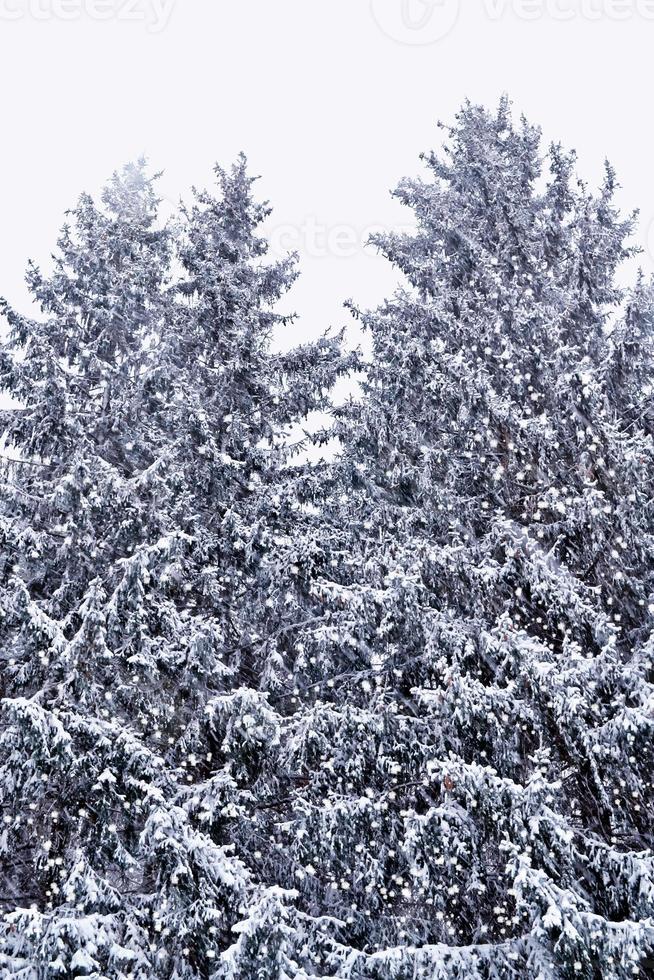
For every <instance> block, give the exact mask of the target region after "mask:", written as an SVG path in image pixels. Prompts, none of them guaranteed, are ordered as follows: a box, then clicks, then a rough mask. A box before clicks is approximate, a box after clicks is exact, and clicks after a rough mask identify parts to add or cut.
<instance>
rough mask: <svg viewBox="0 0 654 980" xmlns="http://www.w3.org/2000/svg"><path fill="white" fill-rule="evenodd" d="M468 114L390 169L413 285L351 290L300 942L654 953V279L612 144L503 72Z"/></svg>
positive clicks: (303, 681) (289, 771)
mask: <svg viewBox="0 0 654 980" xmlns="http://www.w3.org/2000/svg"><path fill="white" fill-rule="evenodd" d="M447 137H448V138H447V142H446V147H445V151H444V153H442V154H440V155H436V154H432V155H429V156H428V157H426V164H427V169H428V176H427V179H426V180H406V181H403V182H402V184H401V185H400V187H399V189H398V191H397V195H398V197H399V199H400V200H401V201H402V202H403V203H404V204H406V205H407V206H408V207H409V208H411V210H412V212H413V214H414V216H415V219H416V230H415V232H413V233H409V234H402V235H399V234H387V235H381V236H379V237H377V238H376V240H375V244H376V245H377V247H378V248H379V249H380V250H381V251H382V252H383V253H384V254H385V255H386V256H387V257H388V259H389V260H390V261H391V262H392V263H393V265H394V266H395V267H396V269H398V270H399V271H400V272H401V273H403V274H404V276H405V281H406V284H405V286H404V287H402V288H400V289H399V290H398V291H397V292H396V294H395V295H394V296H393V297H392V298H391V299H389V300H388V301H387V302H386V303H384V304H383V305H382V307H381V308H379V309H377V310H373V311H371V312H359V311H358V310H356V309H354V312H355V314H356V315H357V316H358V317H359V318H360V321H361V323H362V325H363V327H364V329H365V330H366V331H367V332H368V333H369V335H370V337H371V341H372V354H371V357H370V362H369V364H368V365H367V370H366V373H365V378H364V381H363V384H362V395H361V397H360V398H357V399H355V400H353V401H351V402H350V403H349V404H347V405H346V406H345V407H344V408H343V410H342V411H341V412H340V414H339V419H338V422H337V425H336V430H335V431H336V432H337V434H338V436H339V438H340V440H341V444H342V452H341V456H340V459H339V460H338V462H337V464H336V465H335V468H334V471H333V473H332V475H331V477H330V480H331V486H332V487H333V488H334V490H335V492H331V490H330V487H329V486H328V485H327V484H325V501H324V504H323V519H322V527H321V535H320V537H319V539H318V541H317V543H316V549H317V553H318V554H320V555H321V556H322V562H321V564H320V566H318V567H314V571H313V573H312V580H311V582H310V586H309V591H310V593H311V594H312V595H313V596H314V598H315V602H316V606H317V609H318V610H320V619H319V622H318V623H317V624H311V625H309V626H307V627H306V628H305V629H303V630H302V632H301V634H296V635H295V637H294V648H293V649H289V651H288V657H289V661H290V663H291V664H292V667H291V669H290V673H291V674H292V675H293V677H294V683H295V686H296V693H295V702H294V704H293V706H292V707H291V703H292V699H291V698H289V697H288V695H283V696H282V697H281V698H280V699H279V700H278V701H277V702H276V703H277V704H278V705H279V706H280V708H281V707H282V706H283V708H284V711H285V712H286V713H287V716H286V717H285V719H284V721H283V723H282V725H281V729H280V730H279V731H278V732H277V733H276V735H275V738H276V741H277V742H279V744H280V753H279V754H280V765H279V772H280V773H282V774H283V775H284V776H285V787H286V788H285V790H284V792H280V801H281V802H280V804H279V809H278V814H279V816H278V821H279V823H278V845H277V852H276V853H277V860H276V864H275V865H274V867H275V875H276V877H275V880H276V883H278V884H280V885H282V886H284V887H285V888H287V889H290V888H291V887H295V889H296V891H297V892H298V898H297V900H296V901H295V902H294V908H295V913H296V919H295V925H294V928H295V933H294V936H295V939H294V940H293V941H291V939H289V938H288V936H289V934H288V933H287V939H286V945H287V948H290V949H293V948H294V949H295V951H296V953H295V955H296V958H297V957H298V955H299V951H301V950H303V949H304V950H305V952H306V951H307V949H308V948H309V949H310V950H311V953H312V956H311V957H309V961H308V962H306V961H305V962H304V963H303V964H301V966H302V968H304V969H306V970H307V972H309V973H310V972H311V970H313V973H314V974H315V975H317V976H322V975H327V976H338V977H347V978H352V980H355V978H356V980H363V978H366V980H367V978H370V980H373V978H374V980H408V978H414V980H415V978H424V980H427V978H429V980H433V978H438V977H442V978H454V977H456V978H461V980H463V978H465V980H477V978H484V980H489V978H498V977H501V978H514V977H515V978H523V977H534V978H539V980H550V978H576V977H579V978H584V980H591V978H592V980H605V978H626V977H630V976H646V975H648V970H651V962H652V960H651V955H652V952H651V951H652V945H653V943H654V921H653V915H654V867H653V855H652V816H653V812H654V810H653V802H654V794H653V792H652V790H653V786H652V764H653V762H654V754H653V746H654V742H653V739H652V735H653V731H652V728H653V724H654V721H653V717H652V703H653V702H652V696H653V691H652V623H653V621H652V615H653V613H654V603H653V602H652V569H653V567H654V565H653V561H652V559H653V554H652V533H651V532H652V526H653V525H652V490H653V488H654V484H653V478H654V445H653V443H652V433H651V418H652V415H651V410H652V389H651V351H652V310H653V309H654V306H653V300H654V294H653V292H652V287H651V285H649V284H646V283H645V282H644V281H642V280H641V281H640V282H639V283H638V284H637V286H636V288H635V289H634V291H633V292H632V293H631V294H630V295H624V294H623V293H622V291H621V290H620V289H619V288H618V286H617V284H616V270H617V269H618V267H619V265H620V263H621V262H622V261H623V260H624V259H626V258H628V257H629V256H630V255H631V254H632V253H633V249H632V248H631V247H630V245H629V243H628V239H629V233H630V232H631V230H632V225H633V219H631V218H628V219H624V218H622V217H621V216H620V214H619V213H618V211H617V209H616V206H615V203H614V197H615V190H616V179H615V175H614V173H613V171H612V169H611V168H610V167H609V166H607V168H606V174H605V179H604V182H603V184H602V186H601V187H600V189H599V191H598V192H596V193H593V192H591V191H590V190H589V189H588V188H587V187H586V186H585V185H584V184H583V183H582V182H580V181H579V180H578V179H577V178H576V176H575V172H574V167H575V161H574V156H573V155H572V154H568V153H566V152H564V151H563V150H562V148H561V147H559V146H552V147H551V148H550V149H549V150H547V151H545V152H544V151H543V150H542V148H541V139H540V134H539V131H538V130H537V129H535V128H534V127H532V126H530V125H529V124H528V123H527V122H526V121H524V120H523V121H522V122H521V123H520V124H515V123H514V122H513V121H512V119H511V114H510V107H509V105H508V103H507V102H506V101H503V102H502V103H501V105H500V107H499V110H498V112H497V113H495V114H491V113H488V112H487V111H486V110H484V109H482V108H480V107H477V106H474V105H469V104H467V105H465V106H464V107H463V109H462V111H461V112H460V114H459V115H458V117H457V120H456V123H455V124H454V125H453V126H452V127H449V128H447ZM289 711H290V713H288V712H289ZM290 908H291V903H290V901H288V902H287V909H290ZM286 914H287V916H288V914H289V913H288V911H287V913H286ZM307 915H309V916H313V917H314V919H315V917H318V916H324V917H330V918H329V919H328V920H326V921H325V922H324V923H323V929H322V931H321V934H322V935H323V937H324V939H323V940H322V941H321V943H320V944H318V945H316V944H315V943H314V944H313V945H312V946H310V947H308V946H307V941H306V936H307V925H306V919H305V917H306V916H307ZM293 943H294V944H295V945H293ZM648 957H650V958H649V960H648ZM254 975H256V974H254ZM271 975H273V974H271ZM274 975H275V976H278V975H279V976H281V975H283V974H274ZM288 975H293V974H288ZM297 975H298V976H300V975H304V974H301V973H298V974H297Z"/></svg>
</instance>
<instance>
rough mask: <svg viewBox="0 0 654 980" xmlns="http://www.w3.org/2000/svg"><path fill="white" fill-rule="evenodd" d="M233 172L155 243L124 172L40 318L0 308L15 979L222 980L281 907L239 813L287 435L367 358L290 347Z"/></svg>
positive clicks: (260, 762) (81, 212)
mask: <svg viewBox="0 0 654 980" xmlns="http://www.w3.org/2000/svg"><path fill="white" fill-rule="evenodd" d="M217 179H218V191H217V193H216V194H215V195H214V194H212V193H209V192H201V193H198V194H196V197H195V200H194V202H193V204H192V205H191V206H190V207H188V208H184V207H182V208H181V209H180V213H179V215H178V216H177V217H176V219H175V220H174V221H173V222H171V223H170V224H169V225H168V226H167V227H165V228H162V227H160V223H159V222H158V219H157V208H158V200H157V196H156V185H155V180H154V178H153V177H151V176H150V175H149V173H148V171H147V168H146V167H145V165H144V164H143V163H141V164H139V165H136V166H131V167H127V168H126V169H125V170H124V171H123V172H122V173H121V174H118V175H116V176H114V178H113V180H112V181H111V182H110V184H109V185H108V187H107V189H106V191H105V192H104V194H103V197H102V202H101V204H100V205H96V204H95V203H94V201H93V200H92V199H91V198H90V197H88V196H83V197H82V198H81V199H80V202H79V204H78V205H77V207H76V208H75V209H74V210H73V211H72V213H71V215H70V221H69V224H68V225H67V226H66V227H65V228H64V230H63V233H62V235H61V238H60V240H59V250H58V253H57V255H56V256H55V265H54V271H53V273H52V275H51V276H49V277H46V276H44V275H42V274H41V273H40V272H39V270H38V269H36V268H34V267H30V270H29V273H28V282H29V286H30V289H31V292H32V295H33V297H34V299H35V301H36V303H37V304H38V306H39V307H40V310H41V316H40V317H39V318H36V319H30V318H28V317H24V316H22V315H20V314H18V313H17V312H15V311H14V310H13V309H12V308H11V307H10V306H9V305H8V304H7V303H3V307H2V309H3V312H4V314H5V316H6V318H7V320H8V323H9V328H10V332H9V335H8V339H7V340H6V342H5V343H4V344H3V347H2V350H1V352H0V358H1V360H0V386H1V387H2V389H3V390H4V391H5V392H6V393H8V394H9V395H10V396H11V398H12V400H13V404H14V407H13V408H11V409H7V410H6V411H4V412H3V415H2V429H3V432H4V448H3V454H4V455H3V460H2V468H3V474H2V475H3V484H2V489H1V490H0V536H1V537H0V541H1V554H0V597H1V609H2V615H1V618H0V651H1V652H0V666H1V669H2V728H1V730H0V785H1V787H2V793H1V807H2V820H3V827H2V837H0V861H1V863H0V898H1V901H2V907H3V913H4V914H3V919H2V925H1V926H0V972H1V973H2V975H3V976H8V977H9V976H17V977H18V976H20V977H23V978H28V977H29V978H42V977H48V978H49V977H53V978H56V977H60V978H66V980H68V978H72V977H80V976H93V977H97V978H100V977H103V978H107V980H109V978H110V980H127V978H133V980H152V978H155V977H161V978H173V977H175V978H178V980H181V978H195V977H206V976H209V975H210V974H211V973H212V972H213V970H214V966H216V967H217V964H218V956H219V953H220V951H221V950H222V949H224V948H225V947H227V946H229V945H230V943H231V942H232V941H233V940H234V939H235V936H232V934H231V927H232V926H233V925H236V924H237V923H238V922H240V921H242V920H243V918H244V916H247V915H248V914H252V913H251V910H252V909H256V908H259V907H262V903H264V904H265V902H266V901H267V899H266V895H267V893H268V889H267V883H266V881H265V880H263V881H262V880H261V876H260V874H259V868H258V864H257V859H256V858H255V856H254V855H253V853H252V847H251V845H252V842H253V838H254V835H255V831H254V830H253V829H251V826H250V824H251V821H250V820H249V819H248V818H249V816H250V813H251V812H256V811H255V804H256V800H254V799H253V797H252V795H251V791H250V782H251V781H252V780H253V779H256V778H257V774H260V771H261V770H262V768H263V766H264V763H265V761H266V760H267V759H268V758H269V757H270V756H271V754H273V753H274V751H275V732H276V724H277V723H276V719H275V717H274V715H273V712H272V710H271V709H270V708H269V707H268V705H267V695H266V683H267V682H266V677H265V674H264V671H265V669H266V665H267V663H268V658H267V657H265V656H259V655H258V651H259V649H260V648H261V647H264V648H265V647H266V643H267V642H268V641H269V639H270V637H269V632H270V630H272V629H273V628H274V627H275V622H274V619H275V609H276V606H277V605H278V603H279V602H283V597H282V598H281V599H280V598H279V597H278V595H277V592H278V583H277V582H276V581H275V577H274V574H275V563H274V562H272V561H271V560H270V557H269V556H270V553H271V551H272V550H273V543H272V542H273V540H274V539H275V538H283V537H284V536H289V535H292V534H296V533H299V525H300V523H301V522H300V514H299V504H298V502H297V501H298V499H299V491H298V490H296V484H297V485H298V487H299V486H300V485H301V484H302V482H303V480H304V477H303V476H302V473H303V468H302V466H298V467H296V466H294V465H293V453H294V452H297V451H298V447H297V446H296V447H295V448H294V449H290V448H289V440H288V438H287V436H288V430H289V429H291V428H297V426H298V424H299V423H301V422H302V420H303V419H304V418H305V417H306V416H307V415H308V414H309V413H310V412H312V411H314V410H318V411H324V410H325V409H326V408H327V407H328V391H329V389H330V388H331V387H332V385H333V383H334V381H335V379H336V378H337V377H338V376H339V374H341V373H343V372H345V371H346V370H348V369H349V365H350V359H349V358H347V357H343V356H342V355H341V353H340V341H339V339H338V338H323V339H322V340H321V341H319V342H318V343H315V344H307V345H305V346H303V347H300V348H295V349H293V350H291V351H290V352H288V353H280V352H278V350H277V347H275V346H274V345H273V340H274V339H275V338H274V336H273V334H274V331H276V330H281V331H283V329H284V327H285V326H286V325H287V324H288V320H289V318H284V317H281V316H280V315H278V314H276V313H275V312H274V307H275V304H276V302H277V300H278V299H279V298H280V297H281V296H282V295H283V294H284V293H285V291H286V290H287V289H288V288H289V286H290V284H291V283H292V282H293V279H294V277H295V275H296V272H295V260H294V258H293V257H290V258H289V259H287V260H284V261H281V262H277V263H274V262H270V261H268V260H267V259H266V251H267V246H266V243H265V241H264V240H263V239H262V238H261V237H260V234H259V226H260V225H261V223H262V222H263V220H264V219H265V218H266V217H267V215H268V213H269V209H268V207H267V206H266V205H262V204H259V203H257V202H256V201H255V199H254V197H253V192H252V179H251V178H250V177H249V176H248V174H247V169H246V162H245V160H244V159H243V158H241V159H240V160H239V161H238V162H237V164H236V165H235V166H234V167H233V168H232V169H231V170H229V171H222V170H220V169H217ZM278 346H279V345H278ZM300 448H301V447H300ZM241 824H243V825H244V826H245V827H246V828H247V829H248V834H247V836H246V837H245V838H244V837H243V835H241V836H239V833H238V832H237V831H238V827H239V826H240V825H241ZM234 828H236V829H234ZM271 894H274V893H271ZM271 901H273V899H272V898H271ZM271 907H272V906H271Z"/></svg>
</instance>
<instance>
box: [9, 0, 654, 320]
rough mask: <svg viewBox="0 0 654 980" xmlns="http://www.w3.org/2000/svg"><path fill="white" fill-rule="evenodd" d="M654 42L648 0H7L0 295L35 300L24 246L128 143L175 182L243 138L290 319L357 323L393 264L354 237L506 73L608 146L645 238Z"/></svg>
mask: <svg viewBox="0 0 654 980" xmlns="http://www.w3.org/2000/svg"><path fill="white" fill-rule="evenodd" d="M653 45H654V0H461V2H460V3H459V2H457V0H429V2H427V0H0V84H1V86H2V109H1V113H2V116H1V118H2V137H3V153H2V164H1V174H2V180H1V182H0V194H1V197H2V200H1V206H0V214H1V218H2V225H1V231H0V295H4V296H6V297H7V298H8V299H10V300H11V301H13V302H15V303H16V304H17V305H18V306H19V308H21V309H24V308H26V302H27V295H26V292H25V288H24V284H23V274H24V269H25V263H26V259H27V258H28V257H33V258H34V259H35V260H37V261H38V262H41V263H44V264H47V260H48V256H49V253H50V251H51V249H52V248H53V246H54V242H55V238H56V234H57V231H58V229H59V227H60V225H61V223H62V220H63V212H64V211H65V209H66V208H67V207H70V206H71V205H72V204H73V203H74V202H75V199H76V197H77V195H78V194H79V192H80V191H82V190H88V191H90V192H92V193H95V192H97V191H98V189H99V188H100V186H101V185H102V183H103V181H104V180H105V179H106V178H107V177H108V176H109V175H110V174H111V172H112V170H114V169H115V168H116V167H118V166H120V165H121V164H122V163H124V162H127V161H129V160H132V159H134V158H136V157H138V156H139V155H142V154H145V155H147V156H148V158H149V159H150V161H151V163H152V165H153V167H155V168H157V169H162V170H164V171H165V174H164V177H163V179H162V182H161V192H162V194H163V195H164V196H165V197H166V198H168V199H170V200H171V201H172V200H175V199H176V198H177V197H179V195H180V194H184V193H186V192H187V191H188V189H189V187H190V186H191V185H192V184H194V183H195V184H198V185H202V184H206V183H208V182H210V180H211V167H212V164H213V163H214V161H220V162H221V163H224V164H228V163H229V162H230V161H231V160H233V159H234V157H235V156H236V154H237V153H238V152H239V150H241V149H242V150H244V151H245V152H246V153H247V155H248V157H249V158H250V162H251V167H252V170H253V171H254V172H255V173H257V174H261V175H262V180H261V181H260V185H259V188H260V193H261V194H262V195H263V196H265V197H266V198H269V199H270V201H271V203H272V204H273V206H274V209H275V210H274V217H273V219H272V221H271V223H270V230H271V232H272V233H273V235H274V236H276V238H275V240H276V241H277V242H278V243H281V244H288V245H289V246H291V247H293V248H297V249H298V250H299V252H300V255H301V268H302V278H301V280H300V281H299V283H298V284H297V286H296V287H294V289H293V293H292V295H291V297H290V302H291V305H292V307H293V308H294V309H296V310H297V312H298V313H299V315H300V318H299V320H298V322H297V324H296V326H295V328H294V332H295V335H296V337H297V339H301V338H305V337H310V336H315V335H316V334H317V333H319V332H320V331H322V330H323V329H325V328H326V327H327V326H329V325H330V324H331V325H335V326H338V325H341V324H345V323H347V322H348V315H347V314H346V312H345V311H344V310H343V309H342V303H343V301H344V300H345V299H347V298H348V297H352V298H354V299H355V300H356V301H357V302H358V303H359V304H360V305H364V306H365V305H373V304H376V303H377V302H378V301H379V300H381V298H382V297H383V296H384V295H385V294H386V293H388V292H389V290H390V288H391V286H392V283H393V282H394V276H393V274H392V272H391V271H390V270H389V269H388V268H387V266H386V263H385V262H384V260H382V259H380V258H379V257H376V256H374V255H372V254H369V253H368V252H367V251H366V250H364V249H363V247H362V245H359V244H357V243H358V242H360V241H362V240H363V239H364V238H365V234H366V230H367V229H369V228H370V227H373V226H379V225H381V226H387V227H389V226H394V225H401V224H402V223H403V222H405V221H406V218H405V215H404V213H403V210H402V209H401V208H400V207H399V205H398V204H397V203H396V202H394V201H392V200H391V198H390V196H389V190H390V188H392V187H393V186H394V185H395V184H396V182H397V181H398V180H399V178H401V177H402V176H403V175H406V174H413V173H417V172H419V170H420V162H419V160H418V155H419V153H420V152H421V151H423V150H428V149H430V148H432V147H433V146H435V145H437V144H438V142H439V139H440V133H439V131H438V130H437V129H436V125H435V124H436V121H437V120H438V119H444V120H451V118H452V116H453V114H454V113H455V111H456V110H457V108H458V107H459V105H460V104H461V102H462V101H463V99H464V98H466V97H469V98H470V99H472V100H474V101H480V102H483V103H486V104H489V105H491V106H492V105H495V104H496V103H497V100H498V99H499V97H500V95H501V93H503V92H507V93H508V94H509V95H510V97H511V98H512V100H513V101H514V104H515V107H516V111H518V112H522V111H524V112H525V113H526V114H527V116H528V117H529V119H530V120H531V121H532V122H537V123H539V124H540V125H541V126H542V127H543V131H544V136H545V138H546V140H548V141H549V140H561V141H562V142H563V143H564V144H565V145H566V146H568V147H575V148H576V149H577V150H578V152H579V157H580V171H581V173H582V174H583V176H585V177H586V178H588V179H589V180H590V181H596V180H598V179H599V178H600V177H601V169H602V162H603V159H604V157H605V156H607V157H608V158H609V159H610V160H611V162H612V163H613V164H614V166H615V167H616V168H617V170H618V174H619V177H620V180H621V182H622V185H623V190H622V191H621V201H622V203H623V205H624V207H625V208H627V209H631V208H636V207H639V208H640V209H641V211H642V223H641V228H640V231H639V240H640V243H641V244H642V245H643V246H644V247H646V246H647V238H648V229H649V226H650V222H651V221H652V219H653V218H654V181H653V179H652V175H653V173H654V140H652V138H651V123H650V120H649V114H648V112H646V111H645V107H644V96H645V94H646V93H647V92H649V91H650V90H651V84H652V51H653V50H654V48H653ZM650 237H652V236H651V235H650ZM642 264H643V266H644V267H645V268H646V269H647V270H648V271H651V270H652V269H653V268H654V263H653V261H652V257H651V255H650V254H649V253H647V252H646V254H645V255H643V257H642Z"/></svg>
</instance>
